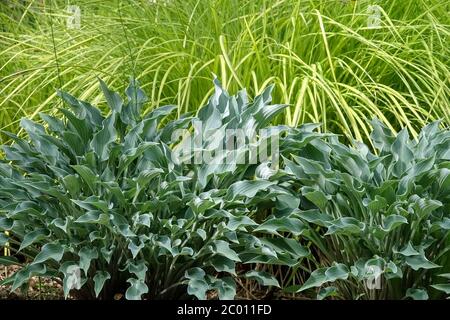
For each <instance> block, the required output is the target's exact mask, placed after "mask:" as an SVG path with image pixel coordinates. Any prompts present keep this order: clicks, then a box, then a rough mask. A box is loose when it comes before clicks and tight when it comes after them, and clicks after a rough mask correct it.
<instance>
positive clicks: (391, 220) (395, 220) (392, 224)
mask: <svg viewBox="0 0 450 320" xmlns="http://www.w3.org/2000/svg"><path fill="white" fill-rule="evenodd" d="M402 224H408V220H407V219H406V218H405V217H403V216H401V215H398V214H391V215H389V216H387V217H384V218H383V223H382V227H381V228H382V230H383V231H385V232H391V231H392V230H394V229H396V228H397V227H399V226H401V225H402Z"/></svg>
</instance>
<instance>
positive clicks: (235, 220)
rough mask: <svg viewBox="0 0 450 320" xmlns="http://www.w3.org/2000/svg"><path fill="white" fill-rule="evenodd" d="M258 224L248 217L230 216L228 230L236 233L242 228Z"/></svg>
mask: <svg viewBox="0 0 450 320" xmlns="http://www.w3.org/2000/svg"><path fill="white" fill-rule="evenodd" d="M257 225H258V224H257V223H256V222H255V221H253V220H252V219H250V218H249V217H247V216H246V215H242V216H237V217H235V216H233V215H232V214H230V216H229V219H228V223H227V229H229V230H232V231H235V230H239V229H240V228H241V227H247V226H257Z"/></svg>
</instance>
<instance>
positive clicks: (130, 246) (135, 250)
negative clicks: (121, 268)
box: [128, 240, 145, 259]
mask: <svg viewBox="0 0 450 320" xmlns="http://www.w3.org/2000/svg"><path fill="white" fill-rule="evenodd" d="M144 247H145V244H144V243H143V242H141V241H139V244H136V243H135V241H134V240H131V241H130V243H129V244H128V249H129V250H130V251H131V254H132V255H133V259H134V258H136V257H137V255H138V254H139V252H140V251H141V250H142V248H144Z"/></svg>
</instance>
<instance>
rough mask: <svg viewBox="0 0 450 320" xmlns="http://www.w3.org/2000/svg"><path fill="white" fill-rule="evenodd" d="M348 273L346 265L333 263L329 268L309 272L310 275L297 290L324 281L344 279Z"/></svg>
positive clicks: (302, 289)
mask: <svg viewBox="0 0 450 320" xmlns="http://www.w3.org/2000/svg"><path fill="white" fill-rule="evenodd" d="M349 273H350V271H349V269H348V267H347V266H346V265H344V264H342V263H335V264H334V265H333V266H331V267H329V268H320V269H316V270H315V271H313V272H312V273H311V276H310V277H309V278H308V280H306V282H305V283H304V284H303V286H302V287H301V288H300V289H299V290H298V292H300V291H304V290H306V289H309V288H314V287H320V286H321V285H323V284H324V283H326V282H334V281H336V280H345V279H347V278H348V276H349Z"/></svg>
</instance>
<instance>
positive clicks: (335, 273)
mask: <svg viewBox="0 0 450 320" xmlns="http://www.w3.org/2000/svg"><path fill="white" fill-rule="evenodd" d="M349 272H350V271H349V269H348V267H347V266H346V265H345V264H342V263H337V264H335V265H333V266H331V267H329V268H328V269H327V270H326V271H325V276H326V279H327V281H330V282H333V281H336V280H340V279H342V280H346V279H347V278H348V275H349Z"/></svg>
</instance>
